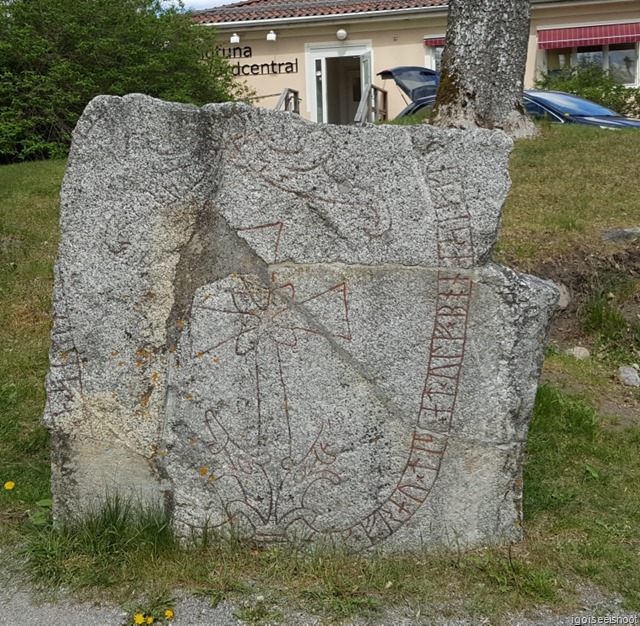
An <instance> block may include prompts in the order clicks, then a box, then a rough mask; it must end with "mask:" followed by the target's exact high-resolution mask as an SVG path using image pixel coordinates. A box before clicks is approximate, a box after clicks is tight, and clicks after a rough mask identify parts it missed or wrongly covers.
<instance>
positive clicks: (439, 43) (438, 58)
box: [424, 36, 444, 72]
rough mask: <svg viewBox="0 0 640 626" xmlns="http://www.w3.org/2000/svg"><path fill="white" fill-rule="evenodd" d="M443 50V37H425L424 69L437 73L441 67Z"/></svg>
mask: <svg viewBox="0 0 640 626" xmlns="http://www.w3.org/2000/svg"><path fill="white" fill-rule="evenodd" d="M443 50H444V36H441V37H425V38H424V52H425V57H426V58H425V64H424V65H425V67H427V68H429V69H430V70H435V71H436V72H439V71H440V70H441V67H442V51H443Z"/></svg>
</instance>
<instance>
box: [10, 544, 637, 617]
mask: <svg viewBox="0 0 640 626" xmlns="http://www.w3.org/2000/svg"><path fill="white" fill-rule="evenodd" d="M4 556H5V557H6V556H7V555H6V553H5V554H4ZM2 557H3V554H2V552H1V551H0V562H1V560H2ZM579 593H580V596H581V601H582V605H583V606H582V609H581V611H580V612H579V613H576V614H574V615H561V614H558V613H554V612H551V611H549V610H547V609H543V608H541V609H539V610H537V611H536V615H535V617H531V616H530V615H529V616H527V617H525V616H523V615H512V616H507V617H506V618H502V620H494V619H491V618H490V617H489V618H473V619H462V620H460V619H456V620H451V619H447V618H444V617H437V616H434V615H436V614H437V612H438V611H437V609H436V613H435V614H432V615H420V614H416V610H415V609H414V608H410V607H407V606H399V607H390V608H389V609H387V610H385V611H384V612H383V613H382V614H380V615H378V616H377V617H375V618H373V619H371V618H369V619H355V620H354V619H353V618H351V619H347V620H344V621H342V622H340V621H332V622H330V621H329V620H328V619H327V618H322V617H318V616H312V615H309V614H304V613H300V612H296V611H294V610H291V609H288V608H287V607H286V606H281V605H279V604H277V603H275V604H269V607H273V609H274V610H277V611H279V613H280V614H281V615H282V616H284V617H283V618H280V619H279V620H278V621H272V622H261V623H263V624H265V623H271V624H274V625H275V624H287V625H288V624H290V625H295V626H321V625H322V626H323V625H324V624H330V623H332V624H340V625H347V624H348V625H349V626H382V625H389V626H409V625H418V624H421V625H429V626H431V625H432V626H484V625H486V626H494V625H495V626H577V625H579V624H636V625H639V626H640V619H639V617H638V615H637V614H634V613H627V612H624V611H622V609H621V608H620V607H621V604H622V599H621V598H616V597H614V598H611V597H606V596H604V595H602V594H600V593H599V592H598V591H595V590H593V589H581V590H579ZM261 600H262V598H261V597H260V596H250V597H248V598H246V599H244V600H243V601H242V602H241V603H232V602H221V603H219V604H218V605H217V606H216V607H212V606H211V604H210V602H209V601H208V600H207V598H204V597H201V596H193V595H189V594H185V593H181V592H178V593H177V594H176V603H175V606H174V611H175V617H174V619H173V620H171V624H172V625H173V626H232V625H239V624H245V623H247V622H244V621H242V620H241V619H238V618H237V617H235V616H234V613H235V612H237V611H238V610H239V609H241V608H243V607H248V606H249V607H250V606H255V605H256V603H258V602H260V601H261ZM452 602H453V603H455V600H453V601H452ZM452 608H453V609H454V611H455V606H454V607H451V605H450V604H448V605H447V604H446V603H443V606H442V607H441V609H442V610H441V614H447V613H450V612H454V611H452V610H451V609H452ZM445 609H449V610H445ZM431 611H432V612H433V611H434V609H433V608H432V609H431ZM598 618H600V620H601V621H597V619H598ZM607 619H608V621H606V620H607ZM126 620H127V613H126V612H125V611H124V610H123V608H122V607H119V606H115V605H113V604H96V603H89V602H84V603H77V602H74V601H73V600H72V599H70V598H68V597H65V595H64V594H60V595H59V596H58V598H57V599H56V601H55V602H51V601H42V600H41V596H40V595H39V594H38V593H35V592H32V591H30V590H29V589H28V588H27V586H26V585H23V584H21V583H20V582H19V581H18V579H17V578H16V576H15V575H12V574H11V573H10V572H9V571H8V570H7V569H6V568H5V569H3V568H0V625H2V626H4V625H6V626H122V625H123V624H125V623H127V621H126Z"/></svg>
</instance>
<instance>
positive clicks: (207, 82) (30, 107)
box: [0, 0, 242, 163]
mask: <svg viewBox="0 0 640 626" xmlns="http://www.w3.org/2000/svg"><path fill="white" fill-rule="evenodd" d="M214 51H215V33H214V32H213V31H212V30H211V29H209V28H203V27H198V26H196V25H194V23H193V22H192V20H191V18H190V16H189V14H188V13H182V12H180V11H179V10H177V9H176V8H173V7H172V8H163V6H162V4H161V1H160V0H108V1H105V2H97V1H96V0H0V163H7V162H11V161H19V160H25V159H41V158H52V157H54V158H55V157H60V156H64V154H66V152H67V150H68V146H69V143H70V137H71V131H72V129H73V128H74V126H75V124H76V122H77V120H78V118H79V116H80V114H81V113H82V111H83V109H84V107H85V106H86V105H87V103H88V102H89V101H90V100H91V99H92V98H93V97H94V96H96V95H99V94H110V95H124V94H126V93H133V92H135V93H144V94H148V95H150V96H155V97H158V98H163V99H165V100H175V101H179V102H191V103H194V104H200V105H201V104H205V103H207V102H223V101H227V100H232V99H234V98H235V97H236V96H239V95H241V93H242V87H240V86H239V85H237V84H236V83H234V80H233V76H232V74H231V68H230V65H229V64H228V62H227V61H226V60H225V59H223V58H221V57H219V56H217V55H216V54H215V52H214Z"/></svg>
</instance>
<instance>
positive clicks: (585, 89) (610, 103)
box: [536, 65, 640, 117]
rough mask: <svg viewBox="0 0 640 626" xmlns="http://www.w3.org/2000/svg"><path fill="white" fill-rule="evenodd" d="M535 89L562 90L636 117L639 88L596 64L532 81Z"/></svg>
mask: <svg viewBox="0 0 640 626" xmlns="http://www.w3.org/2000/svg"><path fill="white" fill-rule="evenodd" d="M536 88H537V89H548V90H551V91H565V92H567V93H572V94H575V95H576V96H580V97H582V98H586V99H587V100H592V101H593V102H597V103H598V104H601V105H602V106H605V107H608V108H609V109H613V110H614V111H616V112H617V113H621V114H622V115H627V116H629V117H640V89H635V88H629V87H625V86H624V85H621V84H620V83H618V82H616V80H615V79H614V78H613V77H612V76H611V75H610V74H609V72H607V71H605V70H603V69H602V68H601V67H599V66H597V65H581V66H577V67H572V68H568V69H566V70H563V71H561V72H559V73H557V74H546V75H543V76H541V77H540V78H539V79H538V80H537V81H536Z"/></svg>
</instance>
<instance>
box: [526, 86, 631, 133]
mask: <svg viewBox="0 0 640 626" xmlns="http://www.w3.org/2000/svg"><path fill="white" fill-rule="evenodd" d="M522 99H523V101H524V106H525V108H526V109H527V113H528V114H529V116H530V117H532V118H533V119H536V120H548V121H550V122H560V123H563V124H566V123H567V122H568V123H575V124H590V125H592V126H600V128H640V120H635V119H633V118H630V117H625V116H624V115H620V114H619V113H616V112H615V111H612V110H611V109H607V108H606V107H603V106H602V105H600V104H596V103H595V102H591V101H590V100H585V99H584V98H580V97H578V96H574V95H573V94H570V93H563V92H562V91H534V90H526V91H525V92H524V93H523V94H522Z"/></svg>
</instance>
